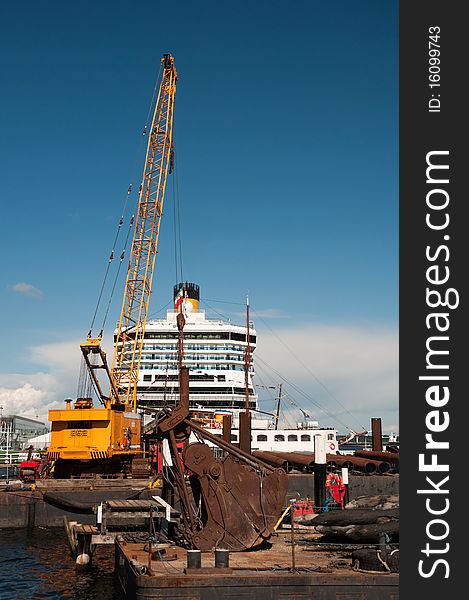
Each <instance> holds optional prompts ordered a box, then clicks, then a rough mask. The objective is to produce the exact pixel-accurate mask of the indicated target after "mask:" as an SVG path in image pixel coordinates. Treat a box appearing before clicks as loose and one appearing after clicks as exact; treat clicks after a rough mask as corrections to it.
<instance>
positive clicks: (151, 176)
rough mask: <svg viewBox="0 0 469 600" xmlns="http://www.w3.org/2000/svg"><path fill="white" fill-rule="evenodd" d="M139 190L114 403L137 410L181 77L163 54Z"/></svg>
mask: <svg viewBox="0 0 469 600" xmlns="http://www.w3.org/2000/svg"><path fill="white" fill-rule="evenodd" d="M162 63H163V74H162V78H161V84H160V88H159V91H158V98H157V101H156V106H155V111H154V114H153V120H152V124H151V128H150V131H149V134H148V135H149V138H148V146H147V152H146V158H145V166H144V169H143V177H142V183H141V186H140V190H139V200H138V208H137V216H136V222H135V230H134V237H133V241H132V249H131V251H130V260H129V268H128V271H127V278H126V282H125V290H124V299H123V302H122V310H121V314H120V319H119V324H118V327H117V335H116V341H115V349H114V360H113V366H112V369H111V375H112V380H113V381H114V384H115V388H114V389H117V391H118V394H119V397H118V398H113V395H114V394H115V392H114V390H113V388H111V398H112V400H113V401H114V402H118V403H125V404H129V405H131V406H132V409H133V411H135V409H136V400H137V377H138V370H139V366H140V358H141V353H142V346H143V336H144V330H145V325H146V320H147V315H148V305H149V301H150V293H151V287H152V280H153V272H154V265H155V259H156V253H157V247H158V235H159V230H160V221H161V215H162V212H163V200H164V194H165V189H166V179H167V175H168V170H169V165H170V156H171V152H172V143H173V114H174V100H175V94H176V81H177V73H176V68H175V66H174V59H173V57H172V56H171V55H170V54H165V55H164V56H163V59H162Z"/></svg>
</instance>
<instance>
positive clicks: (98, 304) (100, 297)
mask: <svg viewBox="0 0 469 600" xmlns="http://www.w3.org/2000/svg"><path fill="white" fill-rule="evenodd" d="M162 68H163V66H162V63H160V66H159V71H158V76H157V77H156V79H155V85H154V87H153V92H152V97H151V101H150V105H149V108H148V113H147V117H146V120H145V123H144V127H143V131H142V135H141V138H140V143H139V145H138V149H137V151H136V154H135V160H134V165H133V169H132V172H133V175H134V176H133V178H132V181H131V183H130V184H129V186H128V188H127V193H126V196H125V200H124V203H123V209H122V213H121V218H120V219H119V223H118V226H117V231H116V235H115V237H114V244H113V247H112V250H111V253H110V255H109V259H108V263H107V267H106V271H105V274H104V278H103V282H102V284H101V289H100V292H99V296H98V300H97V302H96V307H95V310H94V314H93V318H92V320H91V325H90V328H89V331H88V337H91V335H92V331H93V327H94V323H95V320H96V316H97V314H98V310H99V307H100V304H101V300H102V296H103V292H104V288H105V286H106V282H107V278H108V275H109V270H110V267H111V263H112V261H113V259H114V255H115V251H116V245H117V241H118V239H119V234H120V231H121V228H122V225H123V223H124V217H125V213H126V210H127V205H128V202H129V199H130V195H131V193H132V187H133V180H135V179H136V177H137V168H138V164H139V157H140V155H141V153H142V148H143V146H144V140H143V138H144V137H145V136H146V135H147V127H148V124H149V122H150V118H151V115H152V109H153V106H154V103H155V96H156V92H157V89H158V88H159V81H160V78H161V72H162ZM140 188H141V186H140ZM139 193H140V189H139ZM133 222H134V216H133V215H132V218H131V220H130V225H129V230H130V228H131V227H132V225H133ZM128 239H129V232H127V238H126V241H125V245H124V251H123V252H122V253H121V256H120V260H119V267H118V271H117V275H116V278H115V280H114V285H113V287H112V291H111V294H110V297H109V300H108V305H107V309H106V314H105V316H104V320H103V325H102V327H101V331H100V333H99V337H101V336H102V332H103V330H104V325H105V323H106V320H107V316H108V313H109V308H110V304H111V301H112V298H113V296H114V291H115V287H116V282H117V278H118V276H119V273H120V268H121V266H122V261H123V259H124V254H125V250H126V248H127V242H128Z"/></svg>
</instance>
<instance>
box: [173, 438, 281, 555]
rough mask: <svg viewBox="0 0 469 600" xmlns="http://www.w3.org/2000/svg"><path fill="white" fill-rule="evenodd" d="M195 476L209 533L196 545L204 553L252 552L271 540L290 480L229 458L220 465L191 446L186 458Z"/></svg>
mask: <svg viewBox="0 0 469 600" xmlns="http://www.w3.org/2000/svg"><path fill="white" fill-rule="evenodd" d="M183 462H184V464H185V466H186V467H187V468H188V469H190V470H191V471H192V473H193V475H192V476H191V478H190V480H191V485H192V491H193V495H194V499H195V500H196V502H197V501H198V500H200V499H201V500H202V507H203V513H202V522H203V528H202V529H200V530H199V531H196V532H195V533H194V535H193V537H192V544H193V545H194V547H195V548H197V549H199V550H210V549H212V548H216V547H219V548H226V549H227V550H235V551H236V550H247V549H249V548H254V547H255V546H257V545H259V544H260V543H262V542H263V541H264V540H266V539H268V538H269V537H270V535H271V534H272V533H273V531H274V527H275V525H276V524H277V522H278V520H279V518H280V516H281V514H282V510H283V508H284V503H285V496H286V492H287V475H286V473H285V472H284V471H283V470H282V469H275V470H272V471H265V470H263V469H262V467H261V468H260V469H259V468H255V467H254V466H252V465H250V464H246V463H243V462H241V461H240V459H239V458H237V457H235V456H232V455H230V454H228V456H226V458H224V459H223V460H217V459H216V458H215V457H214V455H213V452H212V450H211V448H210V447H209V446H208V445H207V444H203V443H194V444H189V445H188V446H187V447H186V449H185V451H184V453H183Z"/></svg>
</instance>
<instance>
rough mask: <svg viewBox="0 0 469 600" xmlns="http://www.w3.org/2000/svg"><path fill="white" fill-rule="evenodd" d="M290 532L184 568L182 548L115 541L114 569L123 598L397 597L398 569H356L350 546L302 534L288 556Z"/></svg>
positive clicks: (204, 557) (204, 555)
mask: <svg viewBox="0 0 469 600" xmlns="http://www.w3.org/2000/svg"><path fill="white" fill-rule="evenodd" d="M289 536H290V534H289V533H287V532H284V533H279V534H278V535H276V536H275V537H274V539H273V542H272V544H271V545H270V547H269V548H267V549H262V550H256V551H248V552H232V553H231V554H230V556H229V559H228V561H226V562H224V563H223V565H222V566H221V567H217V566H216V559H215V554H214V553H213V552H203V553H202V554H201V566H200V568H194V567H192V566H190V567H188V564H192V563H191V562H189V563H188V557H187V550H184V549H183V548H179V547H177V546H170V547H166V548H165V549H164V550H158V547H157V549H156V550H154V551H151V555H150V552H149V550H148V545H147V546H146V547H145V546H144V544H142V543H137V544H136V543H127V542H125V541H124V539H117V540H116V565H115V573H116V575H117V577H118V580H119V582H120V585H121V587H122V590H123V592H124V594H125V598H129V599H136V600H137V599H138V600H143V599H150V598H151V599H155V598H158V599H161V600H163V599H167V598H171V599H173V600H179V599H181V600H182V599H185V600H187V599H189V598H190V599H191V600H196V599H197V600H218V599H219V598H223V599H224V600H225V599H229V598H232V599H233V600H234V599H235V598H236V599H238V598H239V599H243V598H245V599H248V598H249V599H252V598H256V600H273V599H279V598H283V599H285V600H287V599H289V600H299V599H300V598H301V599H306V598H308V599H311V598H314V599H315V600H332V599H334V600H398V598H399V575H398V574H397V573H385V572H384V573H362V572H356V571H354V570H353V569H352V561H351V559H350V554H351V551H350V548H349V547H348V548H346V549H344V550H342V551H337V549H334V550H333V549H330V550H327V549H323V548H322V547H321V546H319V545H315V544H314V539H315V536H314V535H308V534H307V533H305V534H304V536H303V535H302V538H301V540H302V541H303V542H305V541H306V545H304V546H299V545H295V554H294V557H293V555H292V547H291V543H290V542H289ZM308 540H309V541H310V542H311V545H310V544H308ZM299 541H300V540H299ZM292 558H293V561H292ZM149 559H150V560H149ZM292 562H293V564H294V566H292Z"/></svg>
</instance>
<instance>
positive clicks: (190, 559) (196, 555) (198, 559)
mask: <svg viewBox="0 0 469 600" xmlns="http://www.w3.org/2000/svg"><path fill="white" fill-rule="evenodd" d="M201 566H202V552H201V551H200V550H188V551H187V568H188V569H200V567H201Z"/></svg>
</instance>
